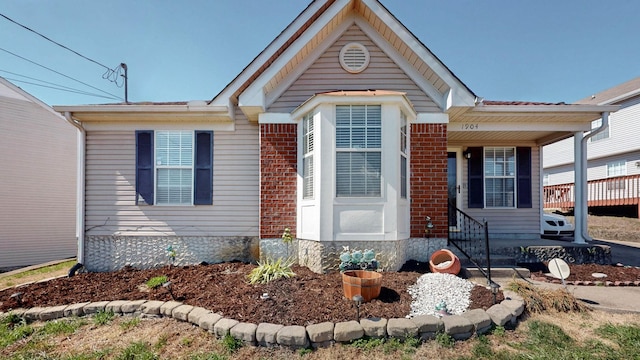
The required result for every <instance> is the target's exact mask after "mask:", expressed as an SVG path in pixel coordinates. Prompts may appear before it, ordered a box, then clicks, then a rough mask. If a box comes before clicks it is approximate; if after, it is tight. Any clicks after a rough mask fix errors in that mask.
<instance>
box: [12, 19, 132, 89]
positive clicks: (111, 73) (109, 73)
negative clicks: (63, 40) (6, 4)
mask: <svg viewBox="0 0 640 360" xmlns="http://www.w3.org/2000/svg"><path fill="white" fill-rule="evenodd" d="M0 16H2V17H3V18H5V19H7V20H9V21H11V22H12V23H14V24H16V25H18V26H20V27H22V28H23V29H26V30H28V31H31V32H32V33H34V34H36V35H39V36H40V37H42V38H44V39H45V40H47V41H50V42H52V43H54V44H56V45H58V46H59V47H61V48H63V49H65V50H68V51H71V52H72V53H74V54H76V55H78V56H80V57H81V58H83V59H85V60H88V61H91V62H92V63H94V64H96V65H99V66H102V67H103V68H105V69H107V70H106V71H105V72H104V74H102V78H103V79H105V80H109V81H111V82H113V83H115V84H116V86H118V87H122V82H120V83H118V80H121V79H120V78H121V76H120V68H121V66H120V65H118V66H116V67H114V68H113V69H111V68H110V67H108V66H107V65H104V64H101V63H99V62H97V61H95V60H93V59H90V58H88V57H86V56H84V55H82V54H80V53H79V52H77V51H75V50H73V49H70V48H69V47H67V46H64V45H62V44H60V43H59V42H57V41H55V40H52V39H50V38H48V37H47V36H45V35H43V34H41V33H39V32H37V31H35V30H33V29H31V28H30V27H28V26H25V25H22V24H20V23H19V22H17V21H15V20H13V19H11V18H10V17H8V16H6V15H4V14H2V13H0Z"/></svg>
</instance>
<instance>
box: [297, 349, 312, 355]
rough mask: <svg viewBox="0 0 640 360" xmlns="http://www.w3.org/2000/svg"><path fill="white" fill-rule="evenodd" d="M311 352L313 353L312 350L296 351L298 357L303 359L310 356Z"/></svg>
mask: <svg viewBox="0 0 640 360" xmlns="http://www.w3.org/2000/svg"><path fill="white" fill-rule="evenodd" d="M312 352H313V350H312V349H308V348H307V349H300V350H298V355H300V357H303V356H305V355H309V354H311V353H312Z"/></svg>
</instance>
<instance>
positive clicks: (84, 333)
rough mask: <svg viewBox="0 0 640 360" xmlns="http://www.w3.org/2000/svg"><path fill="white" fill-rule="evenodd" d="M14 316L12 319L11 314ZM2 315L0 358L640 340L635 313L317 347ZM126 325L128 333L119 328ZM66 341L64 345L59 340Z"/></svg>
mask: <svg viewBox="0 0 640 360" xmlns="http://www.w3.org/2000/svg"><path fill="white" fill-rule="evenodd" d="M10 320H11V321H10ZM15 320H16V319H15V318H13V319H7V318H6V317H5V318H3V320H2V321H0V323H1V324H2V328H0V344H3V346H2V347H0V358H2V359H26V358H34V359H105V360H106V359H188V360H191V359H193V360H200V359H211V360H231V359H287V360H292V359H310V360H312V359H320V360H328V359H340V358H341V359H356V360H358V359H372V358H375V359H381V360H385V359H403V360H410V359H458V360H467V359H468V360H471V359H492V360H501V359H505V360H506V359H553V360H559V359H586V360H588V359H603V358H606V359H634V358H637V349H638V347H639V346H640V315H638V314H609V313H603V312H599V311H592V312H588V313H548V314H531V315H530V316H529V317H528V318H526V319H525V320H523V321H522V322H521V323H520V324H519V325H518V326H517V327H516V328H515V329H507V330H505V329H504V328H501V327H499V328H495V329H494V330H493V331H491V332H490V333H488V334H485V335H481V336H474V337H473V338H472V339H469V340H466V341H453V340H451V341H449V339H447V341H445V340H443V338H440V339H436V340H430V341H427V342H422V343H421V342H420V341H418V340H417V339H408V340H404V341H400V340H397V339H384V340H381V339H360V340H357V341H354V342H353V343H352V344H342V345H341V344H336V345H334V346H331V347H329V348H325V349H317V350H310V349H304V350H291V349H286V348H281V349H273V348H262V347H252V346H243V345H242V344H241V343H240V342H238V341H236V340H235V339H233V340H232V339H230V338H228V337H227V338H225V339H220V340H215V338H214V337H212V335H211V334H209V333H208V332H207V331H204V330H202V329H200V328H198V327H194V326H191V324H188V323H185V322H180V321H176V320H174V319H153V320H148V319H142V320H141V321H139V322H136V325H135V326H133V327H131V326H123V324H127V323H130V322H131V318H130V317H126V316H122V317H121V316H116V317H115V318H114V319H113V320H112V321H111V322H110V323H108V324H106V325H102V326H96V325H95V323H93V322H91V321H86V320H83V319H77V318H75V319H65V321H62V322H57V323H58V324H57V325H49V324H51V323H53V322H48V323H40V322H36V323H33V324H25V323H21V322H17V323H16V324H13V322H16V321H15ZM125 333H126V335H124V334H125ZM58 345H64V346H58Z"/></svg>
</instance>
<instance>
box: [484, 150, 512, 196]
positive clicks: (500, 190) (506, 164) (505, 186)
mask: <svg viewBox="0 0 640 360" xmlns="http://www.w3.org/2000/svg"><path fill="white" fill-rule="evenodd" d="M515 184H516V149H515V148H513V147H508V148H502V147H487V148H485V149H484V189H485V207H487V208H492V207H515V206H516V198H515V194H516V188H515Z"/></svg>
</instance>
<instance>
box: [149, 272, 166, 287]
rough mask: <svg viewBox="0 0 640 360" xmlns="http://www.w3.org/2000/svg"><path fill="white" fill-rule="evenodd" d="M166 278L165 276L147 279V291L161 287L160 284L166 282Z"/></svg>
mask: <svg viewBox="0 0 640 360" xmlns="http://www.w3.org/2000/svg"><path fill="white" fill-rule="evenodd" d="M167 280H168V279H167V277H166V276H164V275H163V276H156V277H152V278H151V279H149V280H148V281H147V282H146V285H147V287H148V288H149V289H155V288H157V287H160V286H162V284H164V283H166V282H167Z"/></svg>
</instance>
